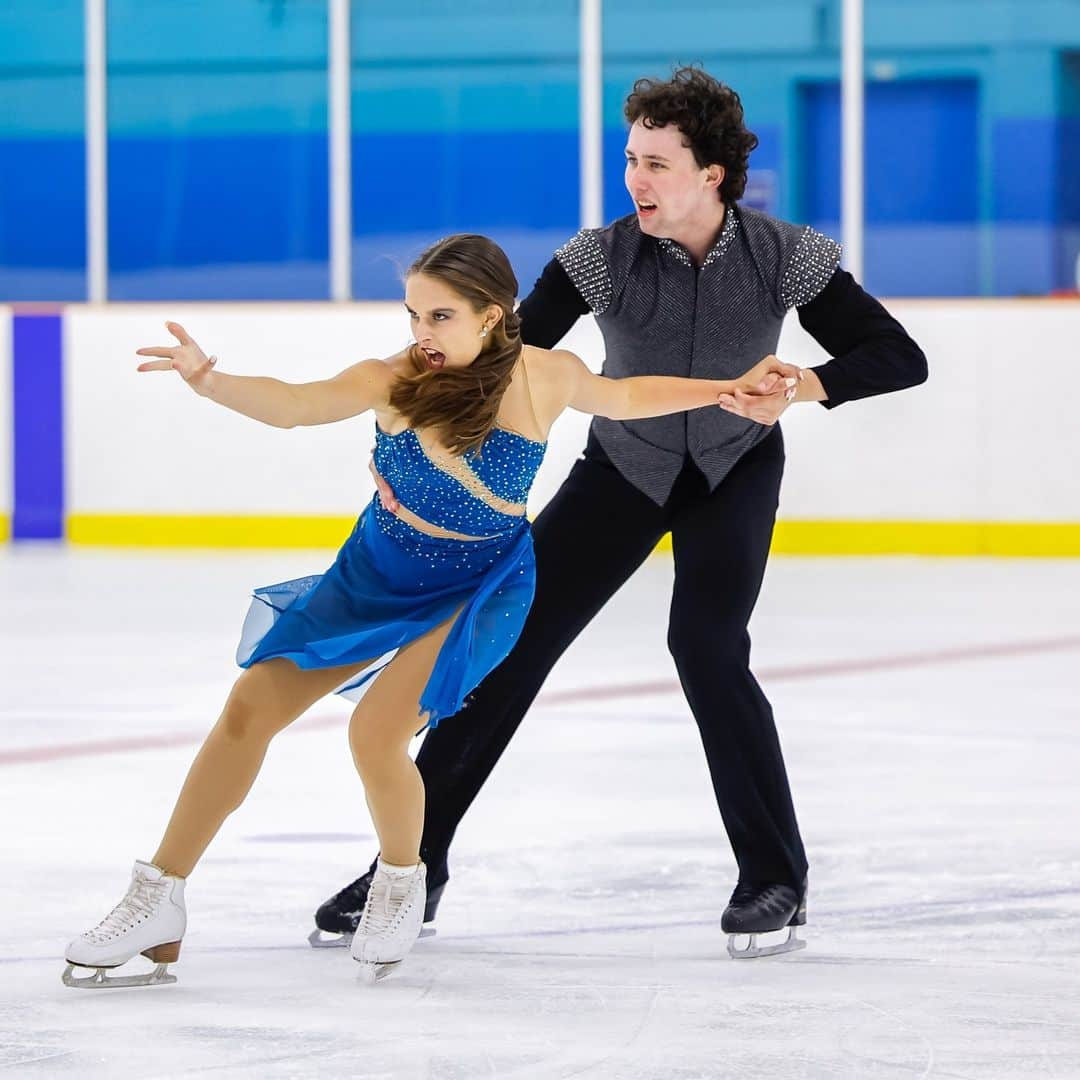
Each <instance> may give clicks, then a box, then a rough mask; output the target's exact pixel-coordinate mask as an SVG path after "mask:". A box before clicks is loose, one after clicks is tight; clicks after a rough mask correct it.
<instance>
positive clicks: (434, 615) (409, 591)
mask: <svg viewBox="0 0 1080 1080" xmlns="http://www.w3.org/2000/svg"><path fill="white" fill-rule="evenodd" d="M535 586H536V563H535V561H534V559H533V547H532V534H531V532H530V530H529V524H528V522H527V521H526V520H525V519H524V518H522V520H521V525H520V526H519V527H516V528H515V529H513V530H512V531H511V532H508V533H503V534H500V535H499V536H495V537H490V538H488V539H485V540H450V539H443V538H441V537H435V536H428V535H427V534H426V533H422V532H418V531H417V530H416V529H414V528H412V526H410V525H407V524H405V522H403V521H401V520H400V519H399V518H397V517H395V516H394V515H393V514H391V513H389V512H388V511H386V510H384V509H383V508H382V505H381V503H379V501H378V499H377V498H376V499H373V500H372V502H371V503H370V504H369V505H368V507H367V509H365V510H364V512H363V513H362V514H361V515H360V517H359V519H358V520H357V522H356V525H355V526H354V528H353V531H352V533H351V535H350V536H349V538H348V540H346V541H345V543H344V545H342V548H341V550H340V551H339V552H338V554H337V558H336V559H335V560H334V564H333V565H332V566H331V567H330V568H329V570H327V571H326V573H324V574H316V575H314V576H312V577H304V578H297V579H296V580H295V581H284V582H282V583H281V584H278V585H268V586H266V587H265V588H259V589H256V590H255V592H254V596H253V599H252V601H251V606H250V608H249V609H248V613H247V617H246V619H245V620H244V627H243V631H242V632H241V637H240V644H239V646H238V647H237V650H236V661H237V663H238V664H239V665H240V666H241V667H243V668H247V667H250V666H251V665H252V664H257V663H259V662H260V661H262V660H269V659H272V658H273V657H277V656H281V657H286V658H287V659H289V660H292V661H293V663H295V664H296V665H297V666H298V667H300V668H305V669H310V668H326V667H337V666H338V665H340V664H352V663H361V662H363V661H365V660H374V661H376V662H375V663H374V664H372V665H371V666H370V667H368V668H366V669H365V670H364V671H362V672H360V673H359V674H357V675H356V676H355V677H354V678H352V679H350V680H348V681H347V682H346V683H344V684H343V685H342V686H340V687H338V688H337V690H336V691H335V692H336V693H338V694H342V695H343V696H345V697H347V698H350V699H352V700H354V701H355V700H357V699H358V698H359V697H360V696H361V695H362V693H363V689H364V686H365V684H366V683H367V682H368V681H369V680H370V679H372V678H373V677H374V676H375V675H377V674H378V673H379V671H381V670H382V668H384V667H385V666H386V664H387V663H389V661H390V660H391V659H392V654H393V652H394V651H395V650H397V649H399V648H401V646H403V645H407V644H408V643H409V642H410V641H415V640H416V639H417V638H419V637H421V636H422V635H424V634H426V633H427V632H428V631H429V630H431V629H433V628H434V627H436V626H438V625H439V624H440V623H444V622H446V621H447V620H448V619H449V618H451V617H452V616H453V615H454V613H455V612H457V611H459V609H460V614H458V616H457V618H456V619H455V620H454V624H453V626H452V628H451V630H450V634H449V636H448V637H447V639H446V642H445V644H444V645H443V647H442V649H441V650H440V651H439V655H438V657H437V659H436V662H435V667H434V669H433V670H432V673H431V678H430V679H429V680H428V683H427V685H426V686H425V687H424V690H423V693H422V694H421V695H420V700H419V702H418V709H419V713H420V715H421V716H422V715H423V714H425V713H426V714H427V723H428V725H429V726H431V727H434V726H435V725H436V724H438V722H439V721H440V720H441V719H442V718H443V717H446V716H453V715H454V714H455V713H456V712H458V711H459V710H460V709H461V708H462V706H463V705H464V703H465V699H466V697H467V696H468V694H469V693H470V691H472V690H473V689H475V688H476V687H477V686H478V685H479V684H480V682H481V681H483V679H484V677H485V676H486V675H487V674H488V673H489V672H490V671H491V670H492V669H493V668H495V667H496V666H497V665H498V664H499V663H500V662H501V661H502V660H503V659H504V658H505V656H506V655H507V653H509V651H510V649H511V648H512V647H513V645H514V642H515V641H517V639H518V636H519V635H520V633H521V628H522V626H523V625H524V624H525V616H526V614H527V613H528V610H529V606H530V605H531V604H532V598H533V592H534V589H535Z"/></svg>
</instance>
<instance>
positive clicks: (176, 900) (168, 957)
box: [63, 862, 187, 989]
mask: <svg viewBox="0 0 1080 1080" xmlns="http://www.w3.org/2000/svg"><path fill="white" fill-rule="evenodd" d="M186 927H187V911H186V910H185V908H184V879H183V878H181V877H173V876H172V875H170V874H165V873H163V872H162V871H161V870H159V869H158V868H157V867H156V866H151V865H150V863H145V862H136V863H135V869H134V870H132V872H131V884H130V885H129V886H128V891H127V895H125V897H124V899H123V900H121V901H120V903H119V904H117V905H116V907H114V908H113V909H112V911H110V912H109V914H108V915H106V916H105V918H104V919H103V920H102V921H101V922H100V923H98V925H97V926H95V927H94V929H93V930H88V931H87V932H86V933H85V934H83V935H82V936H81V937H77V938H76V939H75V940H74V941H73V942H72V943H71V944H70V945H69V946H68V947H67V953H66V954H65V959H66V960H67V962H68V966H67V967H66V968H65V969H64V974H63V980H64V985H65V986H76V987H81V988H84V989H98V988H102V987H108V986H157V985H158V984H161V983H174V982H176V976H175V975H170V974H168V972H167V970H166V969H167V967H168V965H169V964H171V963H174V962H175V961H176V960H177V959H179V957H180V941H181V939H182V938H183V936H184V930H185V928H186ZM140 953H141V954H142V955H143V956H145V957H146V958H147V959H148V960H150V961H152V962H153V963H154V964H156V965H157V967H155V968H154V970H153V971H151V972H149V973H147V974H144V975H121V976H118V977H116V978H110V977H109V976H108V975H106V974H105V972H106V971H107V970H108V969H109V968H115V967H120V965H121V964H126V963H127V962H128V961H129V960H131V959H132V958H133V957H136V956H138V955H139V954H140ZM76 967H84V968H96V969H97V970H96V971H95V972H94V974H93V975H90V976H87V977H85V978H76V977H75V976H74V975H73V974H72V972H73V969H74V968H76Z"/></svg>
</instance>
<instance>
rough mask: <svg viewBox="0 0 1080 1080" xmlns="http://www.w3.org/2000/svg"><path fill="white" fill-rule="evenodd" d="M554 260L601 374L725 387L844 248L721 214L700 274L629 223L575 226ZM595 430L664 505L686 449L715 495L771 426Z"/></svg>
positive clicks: (683, 417) (685, 420)
mask: <svg viewBox="0 0 1080 1080" xmlns="http://www.w3.org/2000/svg"><path fill="white" fill-rule="evenodd" d="M555 257H556V258H557V259H558V260H559V262H560V264H561V265H562V266H563V268H564V269H565V270H566V272H567V274H568V275H569V277H570V280H571V281H572V282H573V284H574V286H575V288H576V289H577V290H578V292H579V293H580V294H581V296H582V298H583V299H584V300H585V302H586V303H587V304H588V305H589V307H590V309H591V310H592V312H593V314H594V315H595V316H596V321H597V323H598V324H599V326H600V330H601V332H602V333H603V335H604V345H605V348H606V353H607V355H606V359H605V360H604V374H605V375H608V376H610V377H612V378H625V377H626V376H628V375H681V376H693V377H695V378H708V379H732V378H736V377H737V376H739V375H742V374H743V373H744V372H745V371H747V370H748V369H749V368H751V367H753V366H754V364H756V363H757V362H758V361H759V360H761V359H762V358H763V357H765V356H768V355H769V354H770V353H773V352H775V351H776V343H777V342H778V341H779V339H780V326H781V323H782V322H783V321H784V315H785V313H786V312H787V311H788V310H789V309H790V308H792V307H796V306H798V305H800V304H805V303H807V302H809V301H810V300H812V299H813V298H814V297H815V296H817V294H818V293H819V292H821V290H822V289H823V288H824V287H825V285H826V284H827V283H828V281H829V278H831V277H832V275H833V272H834V271H835V270H836V267H837V265H838V264H839V261H840V245H839V244H837V243H836V242H835V241H834V240H830V239H829V237H827V236H824V235H822V234H821V233H819V232H817V231H815V230H814V229H810V228H807V227H804V226H799V225H790V224H788V223H787V222H786V221H778V220H777V219H776V218H772V217H769V216H768V215H767V214H762V213H760V212H758V211H756V210H748V209H743V208H741V207H737V206H729V207H728V210H727V213H726V214H725V215H724V225H723V228H722V229H721V230H720V235H719V237H718V238H717V241H716V243H715V244H714V245H713V247H712V250H710V252H709V254H708V255H707V256H706V258H705V261H704V263H703V264H702V265H701V268H700V269H698V268H696V267H695V266H694V264H693V262H692V261H691V259H690V256H689V254H688V253H687V252H686V250H685V249H684V248H683V247H682V246H681V245H679V244H677V243H675V242H674V241H672V240H666V239H656V238H654V237H651V236H646V235H645V234H643V233H642V231H641V229H640V228H639V227H638V223H637V217H636V215H634V214H631V215H629V216H628V217H625V218H620V219H619V220H618V221H616V222H613V223H612V224H611V225H608V226H607V227H606V228H604V229H582V230H581V232H579V233H578V234H577V235H576V236H574V237H573V238H572V239H571V240H569V241H568V242H567V243H566V244H564V245H563V246H562V247H561V248H559V250H558V251H557V252H555ZM593 431H594V432H595V433H596V437H597V438H598V439H599V441H600V444H601V445H602V446H603V448H604V450H605V451H606V452H607V454H608V456H609V457H610V458H611V460H612V462H613V463H614V464H615V466H616V468H618V470H619V472H621V473H622V474H623V476H625V477H626V479H627V480H629V481H630V482H631V483H632V484H633V485H634V486H635V487H637V488H638V489H639V490H641V491H643V492H644V493H645V494H646V495H648V496H649V498H651V499H652V500H653V501H654V502H657V503H660V504H663V503H664V502H665V501H666V500H667V497H668V496H669V495H670V494H671V488H672V485H673V484H674V483H675V478H676V477H677V476H678V474H679V471H680V470H681V469H682V467H683V463H684V461H685V457H686V454H687V452H689V454H690V457H691V458H692V459H693V461H694V462H695V463H696V464H697V466H698V467H699V468H700V469H701V471H702V472H703V473H704V474H705V476H706V477H707V479H708V481H709V486H710V489H713V488H715V487H716V486H717V485H718V484H719V483H720V481H721V480H723V479H724V477H725V476H726V475H727V473H728V471H729V470H730V469H731V467H732V466H733V465H734V464H735V462H736V461H738V459H739V458H740V457H741V456H742V455H743V454H745V453H746V451H747V450H749V449H750V448H751V447H752V446H754V445H755V444H756V443H758V442H760V441H761V440H762V439H763V438H765V436H766V435H768V433H769V431H770V429H769V428H768V427H765V426H763V425H761V424H757V423H754V421H752V420H744V419H743V418H742V417H740V416H734V415H732V414H731V413H728V412H725V411H724V410H723V409H720V408H718V407H717V408H704V409H694V410H692V411H691V412H688V413H674V414H672V415H671V416H660V417H656V418H654V419H652V420H608V419H605V418H603V417H599V416H598V417H596V418H595V419H594V420H593Z"/></svg>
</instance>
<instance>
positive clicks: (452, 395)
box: [390, 233, 521, 454]
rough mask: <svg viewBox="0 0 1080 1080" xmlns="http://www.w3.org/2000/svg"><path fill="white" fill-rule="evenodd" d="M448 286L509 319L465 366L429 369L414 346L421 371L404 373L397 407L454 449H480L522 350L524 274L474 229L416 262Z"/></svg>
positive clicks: (395, 394)
mask: <svg viewBox="0 0 1080 1080" xmlns="http://www.w3.org/2000/svg"><path fill="white" fill-rule="evenodd" d="M409 273H410V274H426V275H427V276H428V277H433V278H438V279H439V280H440V281H442V282H444V283H445V284H446V285H449V286H450V288H451V289H453V290H454V292H456V293H458V294H459V295H460V296H461V297H463V298H464V299H465V300H467V301H468V302H469V303H470V304H471V305H472V308H473V310H474V311H476V312H480V311H483V310H484V309H485V308H487V307H491V306H492V305H496V306H498V307H499V308H501V309H502V318H500V319H499V321H498V322H497V323H496V324H495V325H494V327H492V328H491V330H490V331H489V333H488V336H487V338H486V339H485V341H484V347H483V349H482V350H481V352H480V355H479V356H478V357H477V358H476V359H475V360H474V361H473V362H472V363H471V364H470V365H469V366H468V367H465V368H441V369H440V370H438V371H433V370H431V369H430V368H429V366H428V364H427V361H426V359H425V357H424V354H423V351H422V350H421V349H420V346H419V345H415V344H414V345H411V346H410V347H409V360H410V361H411V363H412V366H413V372H414V374H412V375H408V376H404V377H401V378H399V379H398V380H397V381H396V382H395V384H394V386H393V389H392V390H391V392H390V406H391V408H393V409H394V410H395V411H397V412H399V413H401V415H402V416H404V417H405V418H406V419H407V420H408V421H409V426H410V427H414V428H432V429H434V430H435V431H437V432H438V433H439V438H440V441H441V442H442V443H443V445H444V446H446V448H447V449H448V450H450V452H451V453H454V454H465V453H468V452H469V451H472V450H478V449H479V448H480V446H481V444H482V443H483V441H484V439H485V438H487V435H488V432H490V431H491V429H492V428H493V427H494V426H495V417H496V416H497V415H498V412H499V405H500V403H501V402H502V397H503V394H504V393H505V392H506V388H507V387H508V386H509V385H510V379H511V376H512V375H513V372H514V367H515V365H516V364H517V361H518V357H519V356H520V355H521V329H520V327H521V323H520V320H519V319H518V316H517V314H516V313H515V311H514V297H515V296H517V288H518V284H517V278H516V277H514V271H513V269H512V268H511V266H510V260H509V259H508V258H507V257H506V253H505V252H504V251H503V250H502V248H501V247H499V245H498V244H496V243H495V242H494V241H493V240H489V239H488V238H487V237H486V236H477V235H475V234H474V233H459V234H457V235H455V236H448V237H447V238H446V239H445V240H440V241H439V242H438V243H437V244H434V245H432V246H431V247H429V248H428V249H427V251H425V252H424V253H423V254H422V255H421V256H420V257H419V258H418V259H417V260H416V262H414V263H413V264H412V266H410V267H409Z"/></svg>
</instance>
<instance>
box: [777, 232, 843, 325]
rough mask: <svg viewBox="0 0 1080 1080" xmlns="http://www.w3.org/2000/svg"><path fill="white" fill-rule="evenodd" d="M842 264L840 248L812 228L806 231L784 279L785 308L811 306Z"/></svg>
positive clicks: (782, 279)
mask: <svg viewBox="0 0 1080 1080" xmlns="http://www.w3.org/2000/svg"><path fill="white" fill-rule="evenodd" d="M839 265H840V245H839V244H838V243H837V242H836V241H835V240H833V239H832V237H829V236H826V235H825V234H824V233H819V232H818V231H817V229H811V228H810V227H809V226H808V227H807V228H806V229H804V230H803V234H802V236H800V237H799V242H798V243H797V244H796V245H795V250H794V251H792V253H791V256H790V257H789V258H788V261H787V265H786V266H785V267H784V273H783V276H782V277H781V279H780V299H781V302H782V303H783V305H784V307H785V308H793V307H800V306H801V305H803V304H808V303H810V301H811V300H813V299H814V297H815V296H817V294H818V293H819V292H821V290H822V289H824V288H825V286H826V285H827V284H828V283H829V278H831V277H832V276H833V274H834V273H835V272H836V268H837V267H838V266H839Z"/></svg>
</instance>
